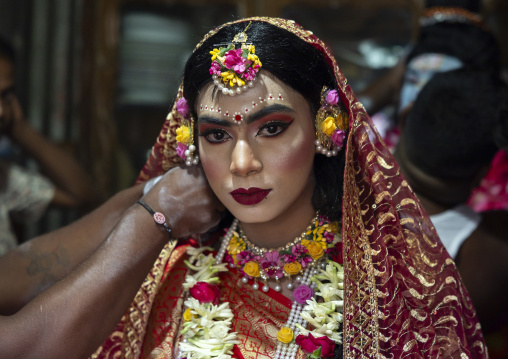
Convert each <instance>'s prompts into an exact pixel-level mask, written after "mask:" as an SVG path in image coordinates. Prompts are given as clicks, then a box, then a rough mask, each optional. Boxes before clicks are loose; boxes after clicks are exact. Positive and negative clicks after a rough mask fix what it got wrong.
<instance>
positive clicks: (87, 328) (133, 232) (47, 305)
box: [0, 168, 223, 359]
mask: <svg viewBox="0 0 508 359" xmlns="http://www.w3.org/2000/svg"><path fill="white" fill-rule="evenodd" d="M193 171H194V173H192V172H189V171H188V170H182V169H175V170H171V171H170V172H168V173H167V174H166V175H165V176H164V177H163V179H162V180H161V181H159V182H158V183H157V184H156V185H155V186H154V187H153V188H152V189H151V190H150V191H149V193H147V194H146V195H145V196H143V200H144V201H145V202H146V203H148V204H149V205H150V206H151V207H152V208H153V209H154V210H156V211H160V212H162V213H164V214H165V215H166V219H167V222H168V223H169V225H170V226H171V227H172V228H173V229H174V237H182V236H187V235H189V234H192V233H203V232H205V231H207V230H208V229H209V228H211V227H213V226H214V225H216V224H217V223H218V221H219V219H220V211H221V210H222V208H223V207H222V205H221V204H220V203H218V201H217V200H216V199H215V197H214V196H213V194H212V192H211V190H210V189H209V187H208V184H207V183H206V180H205V179H204V175H203V174H202V171H199V173H198V171H197V169H196V168H193ZM167 241H168V234H167V232H166V231H164V230H163V229H161V227H160V226H158V225H156V224H155V222H154V220H153V218H152V216H151V215H150V214H149V213H148V212H147V211H146V209H144V208H143V207H141V206H140V205H138V204H134V205H132V206H131V207H129V209H128V210H127V211H126V212H125V213H124V214H123V215H122V217H121V218H120V220H119V222H118V223H117V224H116V226H115V227H114V229H113V231H112V232H111V234H110V235H109V236H108V238H107V239H106V240H105V241H104V242H103V243H102V244H101V245H100V246H99V248H98V249H97V250H96V251H95V252H94V253H93V254H92V255H91V256H90V257H89V258H88V259H86V260H85V262H83V263H82V264H81V265H79V266H78V267H77V268H76V269H75V270H74V271H72V272H71V273H70V274H69V275H68V276H67V277H65V278H64V279H62V280H61V281H59V282H58V283H56V284H55V285H53V286H52V287H51V288H49V289H47V290H46V291H44V292H43V293H42V294H41V295H39V296H38V297H36V298H35V299H34V300H32V301H31V302H30V303H28V304H27V305H26V306H25V307H23V308H22V309H21V310H20V311H19V312H17V313H16V314H14V315H12V316H8V317H0V353H2V356H5V357H6V358H11V359H15V358H38V359H41V358H69V355H71V356H75V357H77V358H80V357H83V358H86V357H88V356H89V355H90V354H91V353H93V351H95V349H96V348H97V347H98V346H99V345H100V344H101V343H102V342H103V341H104V339H105V338H106V337H107V336H108V335H109V334H110V332H111V331H112V330H113V328H114V326H115V325H116V323H117V322H118V321H119V320H120V318H121V317H122V315H123V313H124V312H125V310H126V309H127V307H128V306H129V304H130V303H131V301H132V300H133V298H134V295H135V293H136V292H137V290H138V288H139V287H140V285H141V283H142V281H143V279H144V278H145V276H146V275H147V273H148V272H149V270H150V269H151V268H152V265H153V263H154V261H155V259H156V258H157V256H158V255H159V253H160V250H161V249H162V248H163V246H164V245H165V244H166V243H167ZM71 353H72V354H71Z"/></svg>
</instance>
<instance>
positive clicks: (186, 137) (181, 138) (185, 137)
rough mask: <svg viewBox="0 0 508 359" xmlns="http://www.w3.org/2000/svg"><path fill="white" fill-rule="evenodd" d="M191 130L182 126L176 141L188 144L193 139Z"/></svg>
mask: <svg viewBox="0 0 508 359" xmlns="http://www.w3.org/2000/svg"><path fill="white" fill-rule="evenodd" d="M190 135H191V133H190V129H189V127H187V126H180V127H178V128H177V129H176V141H177V142H180V143H183V144H188V143H189V141H190V138H191V136H190Z"/></svg>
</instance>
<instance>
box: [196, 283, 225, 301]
mask: <svg viewBox="0 0 508 359" xmlns="http://www.w3.org/2000/svg"><path fill="white" fill-rule="evenodd" d="M189 292H190V295H191V296H192V297H193V298H195V299H197V300H198V301H199V302H200V303H212V304H214V305H218V304H219V299H220V289H219V287H217V286H216V285H214V284H209V283H206V282H197V283H196V284H194V286H193V287H192V288H191V289H190V290H189Z"/></svg>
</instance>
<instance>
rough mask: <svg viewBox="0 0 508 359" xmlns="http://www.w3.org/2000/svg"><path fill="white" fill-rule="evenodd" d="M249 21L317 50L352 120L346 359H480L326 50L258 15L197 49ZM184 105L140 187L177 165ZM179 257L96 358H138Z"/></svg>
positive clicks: (457, 303)
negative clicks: (156, 300) (120, 353)
mask: <svg viewBox="0 0 508 359" xmlns="http://www.w3.org/2000/svg"><path fill="white" fill-rule="evenodd" d="M250 21H252V22H256V21H260V22H266V23H269V24H271V25H273V26H276V27H279V28H282V29H284V30H286V31H289V32H291V33H293V34H295V35H296V36H297V37H298V38H299V39H301V40H302V41H304V42H306V43H308V44H310V45H312V46H313V47H314V48H315V49H316V50H318V51H319V52H320V53H321V54H322V55H323V56H324V58H325V59H326V61H327V63H328V64H329V66H330V68H331V69H332V70H333V73H334V75H335V80H336V83H337V85H338V93H339V96H340V99H341V101H342V103H343V104H344V105H345V108H346V110H347V112H348V114H349V135H348V139H347V144H346V146H345V151H346V166H345V171H344V188H343V193H344V197H343V208H342V213H343V214H342V240H343V252H342V255H343V258H344V271H345V279H344V298H345V301H344V313H343V314H344V322H343V331H344V333H343V356H344V357H345V358H399V357H403V356H404V357H406V356H407V357H423V358H434V357H438V356H443V357H453V358H486V357H487V356H488V355H487V352H486V348H485V344H484V340H483V335H482V333H481V330H480V326H479V323H478V320H477V318H476V315H475V311H474V308H473V306H472V304H471V300H470V298H469V296H468V294H467V291H466V289H465V287H464V285H463V284H462V281H461V279H460V276H459V274H458V272H457V269H456V267H455V263H454V262H453V261H452V259H451V258H450V257H449V255H448V253H447V252H446V250H445V248H444V247H443V245H442V244H441V241H440V240H439V238H438V236H437V234H436V232H435V230H434V227H433V226H432V223H431V221H430V219H429V217H428V215H427V214H426V213H425V211H424V210H423V209H422V207H421V205H420V203H419V202H418V200H417V198H416V196H415V194H414V193H413V191H412V189H411V188H410V187H409V185H408V183H407V182H406V180H405V179H404V178H403V176H402V175H401V174H400V170H399V166H398V165H397V163H396V162H395V160H394V159H393V157H392V155H391V153H390V152H389V150H388V149H387V147H386V146H385V144H384V142H383V140H382V139H381V138H380V136H379V134H378V133H377V131H376V129H375V128H374V125H373V124H372V121H371V119H370V118H369V116H368V115H367V113H366V111H365V109H364V107H363V106H362V104H361V103H360V102H358V100H357V99H356V97H355V95H354V93H353V91H352V90H351V88H350V86H349V85H348V83H347V80H346V78H345V77H344V75H343V74H342V73H341V71H340V69H339V67H338V65H337V63H336V61H335V59H334V57H333V56H332V54H331V52H330V50H329V49H328V48H327V47H326V46H325V45H324V43H323V42H322V41H321V40H319V39H318V38H317V37H316V36H315V35H313V34H312V32H310V31H307V30H305V29H303V28H302V27H300V26H299V25H298V24H296V23H295V22H293V21H290V20H284V19H277V18H264V17H261V18H259V17H257V18H249V19H242V20H238V21H235V22H232V23H228V24H224V25H222V26H221V27H219V28H217V29H215V30H213V31H211V32H210V33H209V34H207V35H206V36H205V38H204V39H203V40H202V42H201V43H203V42H204V41H205V40H207V39H208V38H210V37H212V36H213V35H214V34H216V33H217V32H218V31H219V30H220V29H221V28H223V27H225V26H228V25H230V24H233V23H239V22H245V23H248V22H250ZM201 43H200V44H198V47H199V46H200V45H201ZM182 97H183V85H181V86H180V88H179V91H178V96H177V99H176V100H175V105H174V106H173V108H172V109H171V111H170V113H169V114H168V116H167V119H166V121H165V123H164V125H163V127H162V130H161V132H160V135H159V137H158V139H157V142H156V143H155V145H154V147H153V149H152V153H151V155H150V158H149V159H148V161H147V163H146V165H145V166H144V168H143V169H142V171H141V173H140V175H139V178H138V182H144V181H146V180H148V179H150V178H152V177H155V176H157V175H160V174H163V173H164V172H166V171H167V170H169V169H170V168H172V167H174V166H177V165H180V164H181V163H182V160H181V159H180V157H178V155H177V153H176V146H177V143H176V138H175V137H176V133H175V131H176V129H177V128H178V127H179V126H180V125H181V123H182V121H183V118H181V116H180V115H179V113H178V112H177V110H176V102H177V101H178V100H179V99H181V98H182ZM181 252H182V251H181V250H180V251H179V250H178V248H177V249H176V250H175V252H174V253H173V255H171V257H170V256H169V252H168V251H163V252H162V253H161V255H160V257H159V259H158V261H157V262H156V264H155V265H154V269H153V270H152V272H151V273H150V275H149V276H148V277H147V279H146V281H145V284H144V285H143V287H142V288H141V289H140V292H139V293H138V295H137V296H136V298H135V300H134V302H133V304H132V306H131V309H130V310H129V313H128V314H126V315H125V316H124V318H123V320H122V322H121V323H120V324H119V326H118V327H117V331H116V332H115V333H114V334H113V335H112V336H111V337H110V338H109V339H108V341H107V342H106V343H105V344H104V345H103V346H102V347H101V349H100V350H99V351H98V352H97V354H96V357H108V356H110V355H111V356H112V355H113V353H114V352H115V351H116V350H123V351H124V352H125V353H127V352H129V353H130V354H133V356H134V357H137V356H139V355H140V353H141V352H142V347H143V341H144V340H145V341H146V339H143V338H145V336H146V332H147V331H148V329H147V325H148V327H149V322H150V321H151V320H153V316H154V313H153V311H152V309H151V308H152V305H153V300H154V298H155V297H156V295H157V291H158V289H159V287H160V282H161V280H162V278H163V276H164V275H165V273H166V271H167V268H168V266H171V265H173V263H174V261H175V259H174V258H175V255H178V254H179V253H180V255H181ZM165 268H166V269H165ZM175 303H176V302H175ZM175 305H176V304H175ZM176 312H178V311H177V310H176ZM176 312H175V313H176ZM175 315H181V313H177V314H175ZM171 330H173V332H171V331H169V332H170V334H168V335H173V336H175V335H176V334H175V332H176V331H177V330H178V328H174V329H171ZM171 333H173V334H171ZM113 348H116V349H113Z"/></svg>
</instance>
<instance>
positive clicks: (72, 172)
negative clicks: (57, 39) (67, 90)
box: [0, 39, 95, 255]
mask: <svg viewBox="0 0 508 359" xmlns="http://www.w3.org/2000/svg"><path fill="white" fill-rule="evenodd" d="M14 66H15V54H14V49H13V48H12V46H11V45H10V44H9V43H8V42H7V41H6V40H4V39H0V136H1V137H6V138H8V139H9V140H10V141H11V142H12V144H13V145H15V146H17V147H19V148H20V149H21V150H22V151H23V152H24V154H25V155H27V156H29V157H31V158H33V159H34V160H35V161H36V163H37V164H38V165H39V166H40V169H41V171H42V173H44V175H41V174H39V173H38V172H36V171H30V170H27V169H24V168H22V167H21V166H19V165H17V164H16V163H14V162H12V161H9V160H6V159H0V255H3V254H5V253H6V252H7V251H9V250H11V249H13V248H14V247H15V246H16V245H17V244H18V239H17V238H16V233H15V231H14V229H13V226H12V221H14V222H17V223H30V222H33V221H35V220H37V219H39V218H40V217H41V216H42V215H43V214H44V212H45V210H46V208H47V206H48V205H50V204H52V205H56V206H62V207H78V206H81V205H83V204H85V203H87V202H90V201H92V200H93V199H94V196H95V195H94V188H93V184H92V180H91V177H90V175H89V174H88V173H86V171H85V170H84V169H83V167H82V166H81V165H80V164H79V163H78V161H77V160H76V159H75V158H74V157H73V156H72V155H70V154H69V153H67V152H66V151H64V150H63V149H60V148H59V147H58V146H56V145H55V144H53V143H52V142H51V141H49V140H47V139H46V138H44V137H43V136H42V135H41V134H40V133H39V132H37V131H36V130H35V129H33V128H32V127H31V126H30V124H29V123H28V122H27V121H25V118H24V115H23V111H22V109H21V106H20V104H19V101H18V98H17V97H16V93H15V82H14Z"/></svg>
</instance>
